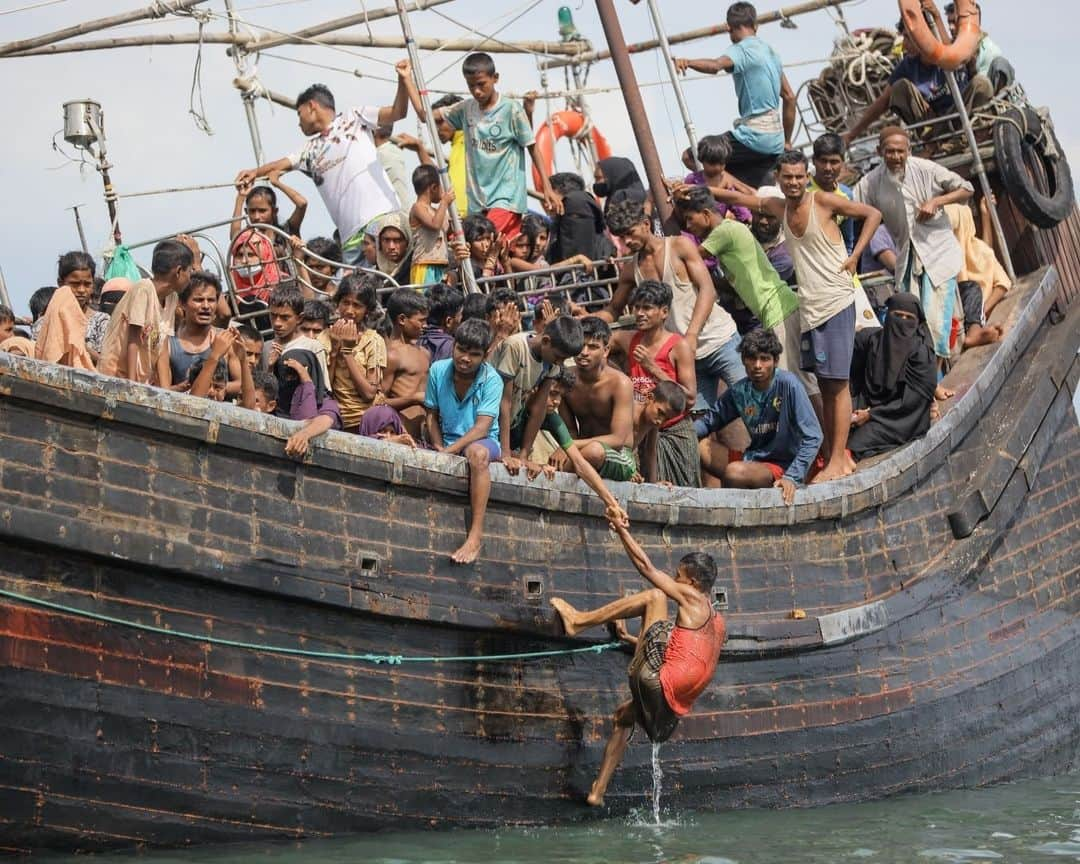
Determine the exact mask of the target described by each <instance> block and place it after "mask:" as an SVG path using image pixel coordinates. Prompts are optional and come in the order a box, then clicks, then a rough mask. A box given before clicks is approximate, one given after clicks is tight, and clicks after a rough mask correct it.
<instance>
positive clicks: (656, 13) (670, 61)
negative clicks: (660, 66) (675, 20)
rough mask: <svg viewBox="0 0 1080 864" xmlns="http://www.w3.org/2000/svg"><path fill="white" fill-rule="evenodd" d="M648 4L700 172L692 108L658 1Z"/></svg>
mask: <svg viewBox="0 0 1080 864" xmlns="http://www.w3.org/2000/svg"><path fill="white" fill-rule="evenodd" d="M646 3H647V5H648V7H649V15H651V16H652V23H653V29H654V30H656V38H657V39H658V40H659V41H660V51H661V52H662V53H663V55H664V62H665V63H667V68H668V75H669V76H670V77H671V86H672V87H673V88H674V90H675V101H676V102H677V103H678V104H679V113H680V114H682V122H683V127H684V128H685V129H686V137H687V138H689V139H690V161H691V162H693V163H694V170H695V171H700V170H701V163H700V162H698V156H697V130H696V129H694V121H693V120H692V119H691V118H690V108H689V107H688V106H687V104H686V97H685V96H684V95H683V89H682V84H681V83H680V82H679V70H678V69H676V68H675V58H673V57H672V56H671V43H669V42H668V38H667V33H666V32H665V30H664V22H663V21H662V20H661V18H660V8H659V6H657V3H656V0H646Z"/></svg>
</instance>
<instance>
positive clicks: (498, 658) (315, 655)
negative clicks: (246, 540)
mask: <svg viewBox="0 0 1080 864" xmlns="http://www.w3.org/2000/svg"><path fill="white" fill-rule="evenodd" d="M0 597H7V598H8V599H9V600H17V601H18V602H20V603H27V604H30V605H32V606H41V607H42V608H45V609H52V610H53V611H55V612H63V613H65V614H67V615H75V616H77V617H79V618H87V619H89V620H91V621H98V622H101V623H103V624H116V625H118V626H120V627H129V628H131V629H132V630H140V631H142V632H144V633H155V634H157V635H160V636H171V637H173V638H176V639H185V640H188V641H190V642H204V643H206V644H208V645H217V646H220V647H222V648H244V649H247V650H252V651H266V652H267V653H269V654H284V655H287V656H290V657H307V658H311V659H315V660H346V661H350V662H354V663H372V664H374V665H376V666H380V665H383V664H385V665H387V666H400V665H401V664H403V663H503V662H507V661H511V660H534V659H539V658H542V657H570V656H573V655H575V654H600V653H602V652H604V651H610V650H611V649H612V648H618V647H619V646H620V645H621V644H622V643H620V642H602V643H600V644H597V645H588V646H586V647H584V648H558V649H553V650H550V651H521V652H518V653H515V654H476V655H472V656H469V655H461V656H451V657H408V656H405V655H404V654H346V653H343V652H339V651H311V650H308V649H306V648H289V647H287V646H284V645H265V644H262V643H260V642H242V641H239V640H236V639H222V638H220V637H218V636H209V635H206V634H202V633H188V632H186V631H184V630H169V629H167V628H165V627H158V626H156V625H154V624H142V623H140V622H139V621H129V620H127V619H125V618H117V617H115V616H113V615H104V614H102V613H100V612H91V611H90V610H88V609H79V608H78V607H75V606H66V605H64V604H63V603H55V602H53V601H52V600H45V599H43V598H41V597H31V596H29V595H26V594H20V593H18V592H16V591H8V590H7V589H4V588H0Z"/></svg>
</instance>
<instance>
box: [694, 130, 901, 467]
mask: <svg viewBox="0 0 1080 864" xmlns="http://www.w3.org/2000/svg"><path fill="white" fill-rule="evenodd" d="M808 168H809V166H808V164H807V160H806V156H804V155H803V154H802V153H801V152H799V151H798V150H788V151H787V152H786V153H784V155H783V156H781V157H780V159H779V160H778V163H777V182H778V183H779V185H780V191H781V192H783V193H784V198H783V200H781V199H779V198H758V197H757V196H756V195H741V194H739V193H737V192H727V191H725V190H718V191H717V193H716V195H717V197H718V198H720V200H722V201H727V202H728V203H730V204H742V205H744V206H747V207H749V208H750V209H751V210H754V211H755V212H760V211H764V212H768V213H770V214H772V215H773V216H775V217H776V218H778V219H782V220H783V225H784V232H785V234H786V235H787V245H788V251H789V252H790V253H791V258H792V260H793V261H794V263H795V273H796V275H797V276H798V279H799V315H800V330H801V331H802V340H801V345H800V349H801V355H802V357H801V361H800V368H801V369H803V370H804V371H806V372H813V373H814V376H815V377H816V378H817V382H818V386H819V387H820V388H821V401H822V414H823V419H824V423H823V424H822V425H823V426H824V429H825V442H824V450H823V452H822V455H823V456H824V458H825V460H826V464H825V467H824V469H823V470H822V471H821V472H820V473H819V474H818V475H817V476H816V477H815V478H814V480H813V482H815V483H824V482H826V481H828V480H835V479H837V478H838V477H845V476H847V475H848V474H851V473H852V472H853V471H854V470H855V463H854V461H853V460H852V459H851V457H850V456H849V455H848V453H847V451H846V447H847V437H848V431H849V430H850V428H851V391H850V390H848V376H849V375H850V374H851V355H852V352H853V351H854V348H855V291H856V290H857V286H856V284H855V280H854V274H855V271H856V269H857V268H858V264H859V257H860V256H861V255H862V253H863V250H864V249H865V248H866V245H867V244H868V243H869V242H870V238H871V237H873V236H874V232H875V231H876V230H877V227H878V225H880V224H881V213H880V212H879V211H878V210H875V209H874V208H873V207H870V206H868V205H866V204H858V203H856V202H854V201H849V200H848V199H846V198H841V197H840V196H839V195H832V194H830V193H828V192H820V191H814V190H812V189H809V188H808V183H809V180H810V177H809V170H808ZM838 215H840V216H851V217H853V218H855V219H862V220H863V225H862V232H861V233H860V234H859V236H858V238H857V239H856V241H855V248H854V249H852V250H851V252H850V253H849V252H848V249H847V247H846V246H844V239H843V237H841V235H840V227H839V226H838V225H837V223H836V217H837V216H838Z"/></svg>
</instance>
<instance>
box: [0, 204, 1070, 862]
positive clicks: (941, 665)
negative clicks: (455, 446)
mask: <svg viewBox="0 0 1080 864" xmlns="http://www.w3.org/2000/svg"><path fill="white" fill-rule="evenodd" d="M1074 218H1075V217H1074ZM1057 288H1058V286H1057V283H1056V274H1055V273H1054V271H1052V270H1045V269H1044V270H1040V271H1038V272H1037V273H1035V274H1034V275H1033V276H1031V277H1028V278H1026V279H1025V280H1023V281H1022V282H1021V284H1019V285H1018V286H1017V287H1016V288H1015V289H1014V291H1013V292H1012V295H1011V296H1010V298H1009V299H1008V300H1006V301H1003V303H1008V304H1011V308H1010V307H1003V308H1004V309H1005V312H1006V313H1007V315H1008V323H1009V327H1008V330H1007V333H1006V337H1005V340H1004V341H1003V342H1002V343H1001V344H1000V345H999V346H989V347H987V348H982V349H977V350H976V352H968V353H967V354H965V356H964V357H963V358H961V361H960V362H959V363H958V365H957V368H956V371H955V372H954V373H952V374H953V376H954V378H953V383H954V384H955V385H956V389H957V390H958V391H959V392H960V393H961V395H960V397H959V398H958V400H957V401H956V403H955V404H954V405H953V406H951V408H950V410H949V411H948V412H946V414H945V415H944V417H943V418H942V420H941V421H940V422H939V423H938V424H937V425H935V426H934V427H933V428H932V429H931V431H930V433H929V434H928V435H927V437H926V438H925V439H923V440H921V441H918V442H916V443H914V444H912V445H911V446H909V447H907V448H904V449H902V450H900V451H897V452H896V453H894V454H892V455H890V456H889V457H887V458H885V459H884V460H882V461H881V462H879V463H878V464H876V465H874V466H872V467H866V468H863V469H862V470H861V471H860V472H859V473H858V474H856V475H855V476H853V477H851V478H848V479H846V480H845V481H843V482H841V483H836V484H830V485H827V486H822V487H815V488H814V489H810V490H800V491H799V493H798V494H797V496H796V499H795V505H794V507H784V506H782V505H781V503H780V494H779V492H778V491H776V490H763V491H747V492H741V491H736V490H721V491H710V490H683V489H677V490H662V489H655V488H649V487H642V486H630V485H618V484H616V485H615V487H614V490H615V492H616V495H617V497H618V498H619V499H620V501H621V502H624V503H625V505H626V508H627V510H628V512H629V515H630V519H631V524H632V525H633V530H634V533H635V536H636V537H638V538H639V539H640V541H641V543H642V546H643V547H644V548H645V550H646V551H647V553H648V555H649V556H650V558H652V560H653V561H655V562H656V564H657V566H658V567H663V568H665V569H669V570H672V569H674V567H675V564H676V562H677V561H678V559H679V558H680V557H681V556H682V555H683V554H685V553H686V552H688V551H691V550H704V551H706V552H708V553H709V554H711V555H713V556H714V557H715V558H716V559H717V561H718V562H719V564H720V577H719V579H718V581H717V583H716V585H715V586H714V589H713V590H714V595H713V599H715V600H717V601H719V602H721V603H722V604H726V607H727V608H726V612H725V617H726V620H727V627H728V641H727V643H726V644H725V647H724V651H723V655H722V662H721V664H720V666H719V668H718V670H717V672H716V676H715V678H714V680H713V683H712V684H711V685H710V686H709V687H708V688H707V689H706V690H705V691H704V693H702V694H701V696H700V697H699V698H698V699H697V701H696V702H695V704H694V706H693V711H692V713H691V714H689V715H688V716H686V717H685V718H683V720H682V721H681V723H680V725H679V728H678V730H677V732H676V733H675V735H674V736H673V737H672V738H671V740H670V741H668V742H667V743H665V744H664V745H663V748H662V751H661V759H662V763H663V768H664V776H665V784H664V799H663V806H664V808H665V809H670V810H672V811H682V810H687V809H691V808H693V809H708V810H716V809H724V808H731V807H743V806H751V805H753V806H776V807H779V806H808V805H814V804H824V803H832V802H837V801H855V800H862V799H867V798H874V797H879V796H884V795H889V794H892V793H895V792H899V791H904V790H928V789H940V788H949V787H955V786H970V785H979V784H985V783H990V782H995V781H998V780H1003V779H1008V778H1013V777H1019V776H1024V775H1035V774H1046V773H1048V772H1052V771H1065V770H1067V769H1069V768H1070V767H1072V766H1073V765H1075V761H1076V754H1077V748H1078V747H1080V728H1078V726H1077V724H1076V720H1075V718H1076V717H1077V716H1078V715H1080V686H1078V684H1080V680H1078V675H1080V673H1078V672H1077V668H1076V664H1075V662H1074V660H1073V658H1075V656H1076V652H1077V650H1078V649H1080V621H1078V619H1077V615H1076V612H1077V609H1078V607H1080V585H1078V581H1080V580H1078V578H1077V570H1076V564H1075V562H1076V543H1077V539H1076V538H1077V536H1078V534H1077V524H1078V522H1080V428H1078V424H1077V418H1076V414H1075V412H1074V410H1073V406H1072V398H1073V397H1072V394H1073V393H1074V392H1075V390H1076V387H1077V382H1078V378H1080V366H1078V363H1077V347H1078V345H1077V343H1078V341H1080V318H1078V316H1080V311H1078V307H1077V305H1076V304H1073V305H1072V308H1071V309H1070V310H1069V311H1067V312H1066V313H1065V318H1064V320H1063V321H1061V322H1060V323H1058V324H1051V323H1050V316H1048V314H1047V313H1048V310H1049V308H1050V306H1051V304H1052V303H1053V301H1054V298H1055V295H1056V294H1057V293H1058V292H1057ZM1066 288H1067V289H1068V290H1075V286H1066ZM978 352H981V353H978ZM291 431H292V426H291V425H289V424H287V423H286V422H285V421H280V420H276V419H274V418H264V417H261V416H260V415H256V414H254V413H250V412H241V411H239V410H235V409H233V408H231V407H230V406H227V405H221V404H212V405H208V404H207V403H205V402H204V401H199V400H195V399H192V398H188V397H186V396H182V395H176V394H170V393H166V392H163V391H158V390H153V389H151V388H149V387H144V386H141V385H136V384H131V383H128V382H123V381H117V380H105V379H102V378H99V377H97V376H95V375H93V374H91V373H84V372H77V371H74V370H71V369H65V368H62V367H56V366H48V365H45V364H41V363H37V362H35V361H32V360H26V359H23V358H18V357H11V356H9V355H0V478H2V481H3V484H4V489H5V493H4V498H3V502H2V503H0V846H3V847H6V848H15V849H33V848H41V847H55V848H61V849H94V848H104V847H117V846H121V847H122V846H131V845H132V844H135V843H145V844H151V845H163V846H169V845H175V846H179V845H187V844H193V843H210V842H223V841H238V840H262V839H267V838H276V837H281V838H295V837H301V836H303V837H324V836H334V835H340V834H347V833H352V832H359V831H368V830H376V829H386V828H391V827H398V828H418V827H434V828H439V827H449V826H458V825H461V826H474V827H484V826H488V827H491V826H502V825H513V824H549V823H555V822H561V821H569V820H576V819H588V818H596V812H595V811H594V810H592V809H590V808H587V807H585V806H584V804H583V801H584V797H585V795H586V794H587V792H588V790H589V784H590V782H591V780H592V777H593V775H594V774H595V771H596V768H597V766H598V764H599V762H600V758H601V754H602V750H603V746H604V741H605V738H606V736H607V733H608V731H609V730H610V725H609V724H610V717H611V715H612V712H613V711H614V710H615V708H616V707H617V706H618V705H619V704H620V703H621V702H622V701H624V700H625V694H626V689H625V688H626V678H625V675H626V671H625V670H626V666H627V662H628V659H629V657H628V655H626V654H624V653H622V651H621V650H619V649H614V648H605V649H604V650H600V651H598V652H594V651H592V650H585V651H582V650H581V649H583V648H585V649H589V648H590V647H603V646H605V645H606V644H607V642H608V640H607V638H606V637H604V636H603V635H602V634H601V635H600V636H599V637H596V636H590V635H589V634H585V635H583V636H581V637H578V638H575V639H568V638H566V637H564V636H563V635H561V633H562V631H561V629H560V627H559V624H558V623H557V620H556V616H555V613H554V611H553V610H552V608H551V606H550V604H549V600H550V598H551V597H552V596H561V597H566V598H569V599H571V600H572V602H574V604H575V605H576V606H578V607H586V608H591V607H594V606H599V605H602V604H604V603H607V602H610V601H611V600H614V599H617V598H619V597H622V596H624V595H625V594H626V593H627V592H628V591H637V590H640V589H641V588H642V587H643V583H642V580H641V577H640V576H639V575H638V574H637V572H636V571H634V570H633V569H632V565H631V564H630V563H629V562H628V561H627V560H626V558H625V556H624V554H623V552H622V549H621V548H620V547H619V546H618V544H617V542H616V541H615V539H614V538H613V537H612V536H611V535H610V533H609V530H608V527H607V522H606V521H605V519H604V518H603V508H602V505H601V504H600V502H599V501H598V499H596V497H595V496H593V495H592V494H591V493H589V492H587V491H586V490H585V488H584V487H583V486H582V485H580V484H579V482H578V481H577V480H576V479H574V478H561V479H559V480H556V481H555V482H553V483H550V482H547V481H544V480H542V479H541V480H537V481H534V482H533V483H531V484H527V483H526V481H525V479H524V478H516V479H511V478H508V477H507V476H505V475H504V474H503V473H501V472H500V471H499V469H495V472H496V473H495V475H494V482H493V484H492V493H491V501H490V505H489V509H488V514H487V522H486V539H485V545H484V553H483V556H482V558H481V560H480V561H479V562H477V564H476V565H473V566H470V567H460V566H455V565H452V564H451V563H450V560H449V554H450V553H451V552H452V551H453V550H454V549H455V548H456V546H457V545H458V544H459V543H460V539H461V536H462V531H463V530H464V527H465V522H464V520H465V518H466V512H465V508H464V507H463V503H464V501H465V500H466V497H465V496H466V494H467V489H466V473H465V466H464V464H462V462H461V460H454V459H450V458H448V457H445V456H442V455H441V454H434V453H424V452H417V451H411V450H407V449H404V448H398V447H392V446H390V445H387V444H384V443H382V442H378V441H373V440H367V439H359V438H357V437H355V436H346V435H344V434H340V433H328V435H327V437H326V440H325V443H324V444H323V446H315V447H313V448H312V452H311V454H310V456H309V457H308V459H307V460H306V461H304V462H303V463H299V462H296V461H292V460H289V459H287V458H285V457H284V456H283V455H282V442H283V440H284V439H286V438H287V437H288V435H289V433H290V432H291ZM795 610H801V612H802V613H805V617H803V616H802V614H800V613H796V612H795ZM590 638H591V639H592V640H593V641H588V640H589V639H590ZM537 652H540V653H541V656H535V655H536V653H537ZM431 658H439V660H440V661H441V662H434V660H433V659H431ZM399 659H400V661H401V662H397V661H398V660H399ZM643 742H644V737H643V736H639V737H638V738H637V739H635V742H634V743H632V744H631V745H630V747H629V749H628V751H627V753H626V758H625V760H624V762H623V765H622V767H621V769H620V771H619V773H618V774H617V775H616V777H615V778H614V780H613V781H612V784H611V786H610V787H609V788H608V790H607V795H606V799H605V809H604V810H603V811H602V812H604V813H607V814H623V813H626V812H628V811H630V810H632V809H634V808H636V807H640V806H642V805H643V804H644V802H645V795H646V792H647V790H648V789H649V788H650V780H649V774H650V767H649V762H650V755H651V754H650V751H649V748H648V746H647V745H645V744H644V743H643Z"/></svg>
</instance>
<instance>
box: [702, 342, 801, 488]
mask: <svg viewBox="0 0 1080 864" xmlns="http://www.w3.org/2000/svg"><path fill="white" fill-rule="evenodd" d="M782 350H783V348H782V346H781V345H780V340H779V339H777V338H776V335H775V334H774V333H773V332H772V331H770V330H753V331H751V332H750V333H747V334H746V335H745V336H744V337H743V340H742V343H741V344H740V345H739V353H740V354H741V355H742V359H743V363H744V364H745V366H746V377H745V378H743V379H742V380H741V381H737V382H735V384H734V385H733V386H731V387H729V388H728V389H727V391H726V392H725V393H724V395H723V396H721V397H720V398H719V399H718V400H717V402H716V407H715V408H713V409H711V410H710V411H708V412H707V413H706V414H705V416H703V417H702V418H700V419H699V420H696V421H695V422H694V431H695V432H697V436H698V439H699V440H700V439H702V438H704V439H707V440H706V441H702V442H701V445H702V446H701V450H702V463H703V466H704V468H705V470H706V471H707V472H709V473H711V474H713V475H714V476H721V477H722V479H723V481H724V485H725V486H728V487H733V488H735V489H767V488H769V487H770V486H773V487H776V488H777V489H780V491H781V492H782V494H783V496H784V503H785V504H790V503H791V502H792V501H793V500H794V499H795V487H796V485H797V484H799V483H802V482H803V481H804V480H805V479H806V472H807V471H808V470H809V468H810V465H811V464H812V463H813V461H814V459H815V458H816V457H817V452H818V450H819V449H820V448H821V441H822V433H821V425H820V424H819V423H818V419H817V416H816V415H815V414H814V409H813V406H812V405H811V404H810V397H809V396H807V395H806V390H805V389H803V386H802V383H801V382H800V381H799V379H798V378H796V377H795V376H794V375H793V374H791V373H790V372H785V371H784V370H783V369H777V368H776V361H777V360H778V359H779V358H780V352H781V351H782ZM738 418H741V419H742V421H743V423H744V424H745V425H746V428H747V431H749V433H750V446H749V447H747V448H746V451H745V452H744V453H743V457H742V461H728V462H727V464H726V465H724V466H723V467H722V468H721V467H720V466H719V464H718V461H719V460H718V459H717V458H716V457H717V456H719V455H720V454H719V453H714V452H713V451H714V450H716V449H717V448H716V447H715V445H714V442H712V441H710V440H708V436H709V435H710V434H711V433H713V432H716V431H717V430H719V429H722V428H723V427H724V426H726V425H727V424H728V423H730V422H732V421H733V420H735V419H738Z"/></svg>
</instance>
